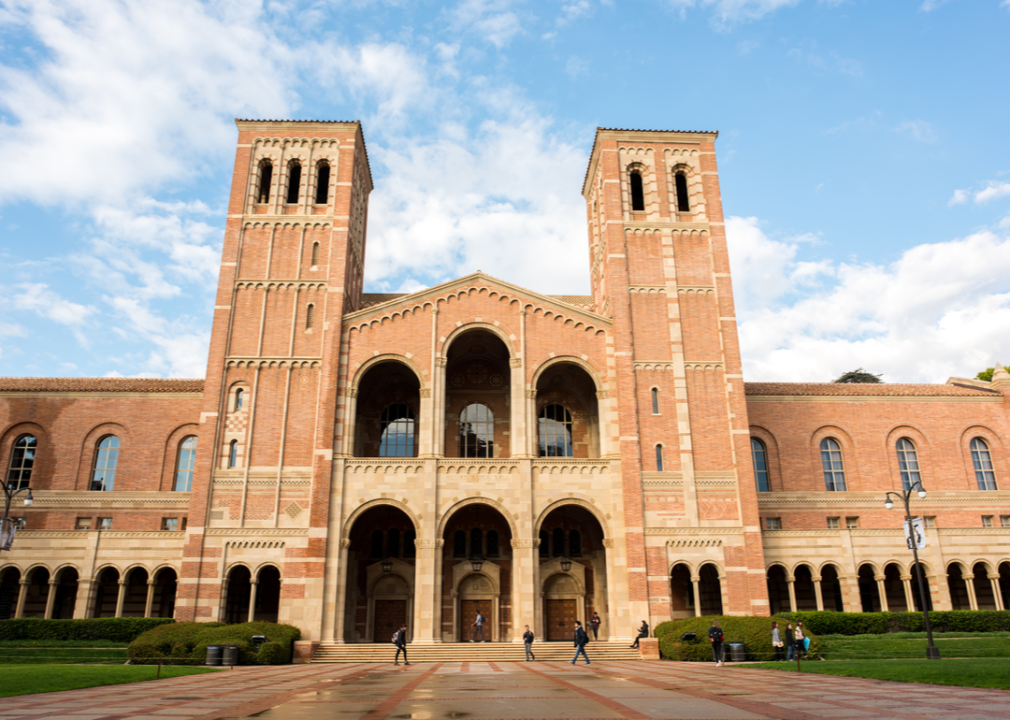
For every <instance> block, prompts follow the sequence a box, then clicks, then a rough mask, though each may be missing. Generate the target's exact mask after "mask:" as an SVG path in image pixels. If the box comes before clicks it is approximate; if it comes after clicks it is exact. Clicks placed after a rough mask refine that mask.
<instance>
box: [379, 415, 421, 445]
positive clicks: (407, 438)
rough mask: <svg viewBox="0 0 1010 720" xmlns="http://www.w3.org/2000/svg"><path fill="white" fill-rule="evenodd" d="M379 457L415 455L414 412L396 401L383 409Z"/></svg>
mask: <svg viewBox="0 0 1010 720" xmlns="http://www.w3.org/2000/svg"><path fill="white" fill-rule="evenodd" d="M380 428H381V432H382V439H381V440H380V441H379V457H414V412H413V410H411V409H410V406H409V405H406V404H404V403H396V404H395V405H389V406H388V407H387V408H386V409H385V410H383V411H382V420H381V425H380Z"/></svg>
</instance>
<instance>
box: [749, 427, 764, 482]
mask: <svg viewBox="0 0 1010 720" xmlns="http://www.w3.org/2000/svg"><path fill="white" fill-rule="evenodd" d="M750 451H751V458H752V459H753V461H754V479H755V481H756V483H757V489H758V492H768V459H767V455H766V453H765V446H764V443H763V442H761V441H760V440H758V439H757V438H751V440H750Z"/></svg>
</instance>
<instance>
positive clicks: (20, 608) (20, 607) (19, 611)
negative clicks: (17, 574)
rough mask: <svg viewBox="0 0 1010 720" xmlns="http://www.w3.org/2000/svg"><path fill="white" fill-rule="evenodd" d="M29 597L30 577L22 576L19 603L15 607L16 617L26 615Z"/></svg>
mask: <svg viewBox="0 0 1010 720" xmlns="http://www.w3.org/2000/svg"><path fill="white" fill-rule="evenodd" d="M27 598H28V578H27V577H22V578H21V586H20V588H19V589H18V604H17V605H16V606H15V607H14V617H16V618H19V617H24V616H25V600H26V599H27Z"/></svg>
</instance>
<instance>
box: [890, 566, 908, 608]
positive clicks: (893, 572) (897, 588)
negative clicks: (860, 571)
mask: <svg viewBox="0 0 1010 720" xmlns="http://www.w3.org/2000/svg"><path fill="white" fill-rule="evenodd" d="M884 593H885V594H886V595H887V609H888V610H890V611H891V612H908V600H907V599H906V598H905V583H904V582H903V581H902V579H901V568H900V567H898V566H897V565H896V564H894V563H888V564H887V565H885V566H884Z"/></svg>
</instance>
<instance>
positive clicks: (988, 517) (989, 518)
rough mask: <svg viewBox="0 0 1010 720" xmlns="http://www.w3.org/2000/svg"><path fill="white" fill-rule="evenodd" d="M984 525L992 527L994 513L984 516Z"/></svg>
mask: <svg viewBox="0 0 1010 720" xmlns="http://www.w3.org/2000/svg"><path fill="white" fill-rule="evenodd" d="M982 527H988V528H991V527H992V515H983V516H982Z"/></svg>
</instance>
